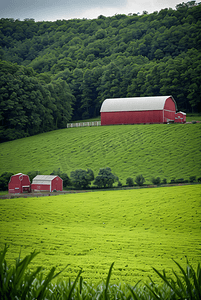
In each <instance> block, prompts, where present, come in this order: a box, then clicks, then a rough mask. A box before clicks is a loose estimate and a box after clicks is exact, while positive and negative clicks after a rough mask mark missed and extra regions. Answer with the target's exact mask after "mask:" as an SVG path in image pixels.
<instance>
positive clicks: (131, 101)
mask: <svg viewBox="0 0 201 300" xmlns="http://www.w3.org/2000/svg"><path fill="white" fill-rule="evenodd" d="M100 112H101V125H114V124H141V123H168V122H170V121H174V120H175V113H176V102H175V100H174V98H173V97H172V96H156V97H137V98H116V99H115V98H114V99H106V100H105V101H103V103H102V106H101V110H100Z"/></svg>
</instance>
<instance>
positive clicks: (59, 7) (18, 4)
mask: <svg viewBox="0 0 201 300" xmlns="http://www.w3.org/2000/svg"><path fill="white" fill-rule="evenodd" d="M182 2H185V3H186V2H188V0H186V1H185V0H183V1H182V0H138V1H136V0H0V18H13V19H20V20H24V19H25V18H33V19H35V21H43V20H44V21H56V20H63V19H65V20H68V19H74V18H78V19H82V18H87V19H95V18H97V17H98V16H100V15H104V16H106V17H108V16H114V15H115V14H129V13H132V14H133V13H138V12H139V13H140V14H141V13H142V12H143V11H145V10H146V11H148V13H152V12H154V11H160V10H161V9H163V8H170V7H171V8H173V9H175V6H176V5H177V4H180V3H182ZM198 2H200V0H199V1H196V3H198Z"/></svg>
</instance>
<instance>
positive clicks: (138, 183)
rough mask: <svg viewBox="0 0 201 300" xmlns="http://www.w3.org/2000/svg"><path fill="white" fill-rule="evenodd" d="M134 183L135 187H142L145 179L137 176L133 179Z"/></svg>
mask: <svg viewBox="0 0 201 300" xmlns="http://www.w3.org/2000/svg"><path fill="white" fill-rule="evenodd" d="M135 182H136V183H137V185H139V186H142V185H143V183H144V182H145V179H144V177H143V176H142V175H137V176H136V178H135Z"/></svg>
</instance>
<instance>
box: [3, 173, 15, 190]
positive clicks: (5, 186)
mask: <svg viewBox="0 0 201 300" xmlns="http://www.w3.org/2000/svg"><path fill="white" fill-rule="evenodd" d="M12 175H14V174H13V173H11V172H5V173H3V174H1V176H0V191H6V190H8V183H9V180H10V177H11V176H12Z"/></svg>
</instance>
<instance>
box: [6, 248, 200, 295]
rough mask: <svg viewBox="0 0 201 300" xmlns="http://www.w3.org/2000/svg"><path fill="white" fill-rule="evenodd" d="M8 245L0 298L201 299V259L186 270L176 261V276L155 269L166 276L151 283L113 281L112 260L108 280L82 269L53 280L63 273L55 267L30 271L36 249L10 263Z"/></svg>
mask: <svg viewBox="0 0 201 300" xmlns="http://www.w3.org/2000/svg"><path fill="white" fill-rule="evenodd" d="M7 250H8V246H5V247H4V249H3V251H1V252H0V299H79V300H81V299H104V300H107V299H108V300H109V299H129V300H130V299H135V300H138V299H166V300H168V299H196V300H197V299H198V300H200V299H201V269H200V264H199V263H198V266H197V270H194V269H193V267H192V266H191V265H190V264H189V263H188V261H187V266H186V270H185V269H184V268H183V267H182V266H181V265H180V264H179V263H177V262H176V261H175V263H176V265H177V266H178V267H179V271H180V273H178V272H175V271H174V270H173V271H172V273H173V276H171V277H168V276H167V275H166V272H165V270H163V272H162V273H161V272H159V271H158V270H156V269H155V268H153V269H154V271H155V272H156V273H157V274H158V276H159V277H160V278H161V279H162V280H163V284H162V285H157V284H155V283H154V282H153V281H152V280H151V282H150V283H149V284H147V283H146V284H140V282H138V283H137V284H135V286H132V285H128V284H126V283H124V284H119V285H111V284H110V278H111V274H112V268H113V265H114V263H112V264H111V266H110V269H109V272H108V276H107V278H106V281H105V282H101V283H100V284H99V285H97V286H94V285H93V284H91V285H89V284H87V282H85V281H84V280H83V277H82V276H81V273H82V269H81V270H80V271H79V272H78V274H77V277H76V278H75V280H74V281H71V279H70V278H69V280H68V281H62V280H58V281H57V282H56V283H55V282H53V280H54V279H55V278H56V277H57V276H58V275H59V274H60V273H61V272H59V273H57V274H54V273H55V267H53V268H52V269H51V270H50V272H49V273H48V274H45V273H44V270H43V268H42V267H37V268H36V270H34V271H31V270H29V269H28V265H29V264H30V262H31V261H32V260H33V259H34V257H35V256H36V255H37V254H38V253H37V252H36V251H34V252H32V253H31V254H29V255H27V256H26V257H25V258H24V259H22V260H21V259H20V255H19V257H18V258H17V259H16V264H15V266H8V265H7V262H6V259H5V256H6V252H7Z"/></svg>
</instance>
